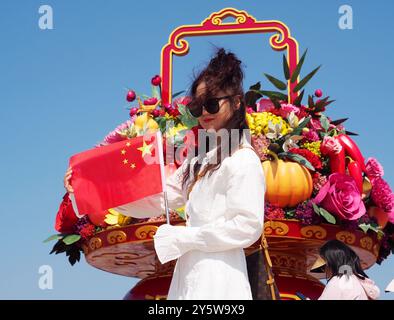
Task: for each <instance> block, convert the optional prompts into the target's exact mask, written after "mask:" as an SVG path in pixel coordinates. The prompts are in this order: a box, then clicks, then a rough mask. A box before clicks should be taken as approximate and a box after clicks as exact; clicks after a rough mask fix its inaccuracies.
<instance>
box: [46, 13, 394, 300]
mask: <svg viewBox="0 0 394 320" xmlns="http://www.w3.org/2000/svg"><path fill="white" fill-rule="evenodd" d="M227 18H230V19H233V21H228V20H227ZM246 33H269V34H272V35H271V36H270V40H269V42H270V46H271V47H272V48H273V49H274V50H277V51H284V52H285V53H286V55H285V54H284V55H283V71H284V77H285V80H284V81H282V80H279V79H278V78H276V77H273V76H271V75H267V74H265V76H266V78H267V79H268V81H269V82H270V83H271V84H273V85H274V86H275V88H276V89H277V90H276V91H267V90H261V85H260V82H258V83H256V84H254V85H252V86H250V88H249V90H248V91H247V92H246V93H245V103H246V119H247V122H248V126H249V127H250V132H251V138H252V141H251V142H252V144H253V146H254V148H255V150H256V152H257V153H258V154H259V157H260V159H261V162H262V167H263V170H264V173H265V178H266V187H267V188H266V193H265V195H261V196H262V197H265V203H266V208H265V213H264V214H265V224H264V230H262V232H264V235H265V237H266V239H267V241H268V245H269V249H268V250H269V254H270V259H271V262H272V266H273V272H274V274H275V281H276V283H277V285H278V288H279V291H280V295H281V298H282V299H299V298H298V297H297V295H296V293H297V291H301V292H302V293H303V294H304V295H305V296H308V297H310V298H311V299H316V298H318V297H319V295H320V294H321V292H322V290H323V288H324V285H323V284H322V282H320V281H319V277H321V276H324V275H321V274H313V273H311V272H310V271H309V270H310V268H311V266H312V265H313V263H314V262H315V261H316V259H317V257H318V250H319V248H320V247H321V246H322V245H323V244H324V243H325V242H326V241H327V240H331V239H338V240H340V241H343V242H344V243H346V244H348V245H349V246H351V247H352V248H353V249H354V250H355V251H356V252H357V253H358V255H359V256H360V258H361V263H362V267H363V268H365V269H367V268H369V267H371V266H372V265H374V264H375V263H381V262H382V261H383V260H384V259H385V258H386V257H387V256H388V255H389V254H390V253H391V252H392V251H393V250H394V195H393V193H392V191H391V188H390V186H389V185H388V184H387V182H386V181H385V180H384V179H383V178H382V176H383V174H384V171H383V167H382V166H381V165H380V164H379V162H378V161H377V160H376V159H375V158H369V159H368V160H367V161H366V160H364V158H363V155H362V153H361V151H360V150H359V148H358V146H357V144H356V143H355V142H354V141H353V140H352V139H351V138H350V136H352V135H355V133H353V132H350V131H348V130H346V129H345V127H344V126H343V123H344V122H345V121H346V120H347V119H338V120H332V119H330V118H329V117H327V116H325V114H324V111H325V110H326V108H327V107H328V106H329V105H331V104H332V102H333V100H329V97H325V98H324V97H322V96H323V92H322V90H320V89H318V90H316V91H315V92H314V94H312V95H309V96H308V98H307V99H304V100H307V102H303V96H304V90H303V87H304V86H305V85H306V83H307V82H308V81H309V80H310V79H311V78H312V77H313V76H314V74H315V73H316V72H317V71H318V69H319V67H318V68H316V69H314V70H313V71H312V72H310V73H309V74H307V75H306V76H304V77H303V78H301V77H300V72H301V67H302V65H303V63H304V59H305V55H306V52H305V53H304V54H303V55H302V56H301V58H299V55H298V43H297V41H296V40H295V39H294V38H293V37H292V36H291V34H290V31H289V28H288V27H287V26H286V25H285V24H283V23H282V22H280V21H259V20H257V19H256V18H254V17H253V16H251V15H249V14H248V13H247V12H245V11H240V10H236V9H233V8H225V9H223V10H221V11H219V12H214V13H212V14H211V15H210V16H209V17H208V18H207V19H205V20H204V21H203V22H202V23H201V24H198V25H187V26H181V27H178V28H176V29H175V30H174V31H173V32H172V33H171V35H170V37H169V41H168V43H167V44H166V45H164V46H163V49H162V52H161V75H160V76H159V75H157V76H155V77H153V78H152V81H151V83H152V95H151V96H150V97H147V96H142V97H141V96H139V95H137V94H136V93H135V92H134V91H133V90H131V89H129V91H128V93H127V98H126V99H127V101H128V102H130V103H132V102H133V101H138V106H131V107H130V108H129V109H130V120H127V121H126V122H125V123H123V124H121V125H120V126H118V128H116V129H115V130H114V131H113V132H111V133H110V134H108V135H107V136H106V137H105V139H104V140H103V141H102V142H101V143H100V144H99V145H97V146H96V147H102V146H106V145H109V144H111V143H115V142H119V141H123V140H126V139H131V138H134V137H136V136H141V135H144V133H145V132H146V131H148V132H150V131H155V130H161V131H162V132H163V137H164V140H165V141H167V142H168V141H169V140H171V141H172V143H173V144H174V145H175V147H176V148H178V149H177V150H179V148H181V149H180V150H181V151H182V152H181V153H180V154H183V155H184V156H185V155H187V150H188V148H187V147H188V146H189V147H190V145H192V146H196V145H197V144H198V141H196V140H195V139H194V138H193V139H189V133H190V132H192V133H193V132H195V131H196V129H198V122H197V119H195V118H193V117H192V116H191V114H190V112H189V111H188V107H187V105H188V101H190V97H187V96H186V97H180V98H177V99H174V98H175V97H176V96H178V95H180V92H178V93H173V92H172V75H173V70H172V59H173V55H178V56H183V55H186V54H187V52H188V51H189V43H188V42H187V40H186V39H185V38H187V37H192V36H209V35H226V34H246ZM265 97H267V98H268V99H267V98H265ZM142 99H145V100H143V101H142ZM173 99H174V100H173ZM170 121H171V122H172V123H173V126H172V127H171V128H170V130H166V129H167V127H166V125H167V123H168V122H170ZM167 150H168V149H167V148H165V149H164V153H166V152H167ZM164 158H166V157H164ZM165 165H166V170H169V172H170V171H172V170H173V169H174V168H172V169H171V163H166V164H165ZM172 165H173V164H172ZM179 165H180V164H179V163H178V164H177V166H179ZM172 172H173V171H172ZM141 187H143V186H141ZM158 214H159V213H158ZM183 215H184V213H182V209H181V208H179V210H178V209H177V210H175V211H173V212H172V213H171V223H172V224H173V225H178V224H179V225H183V224H184V219H183V218H184V217H183ZM137 216H138V215H137ZM164 221H165V219H164V218H157V219H152V218H150V219H135V218H131V217H125V216H122V215H121V214H120V213H119V212H116V211H115V210H114V209H108V210H107V211H105V212H92V213H89V214H87V215H86V216H84V217H82V218H80V217H78V216H77V215H76V214H75V212H74V211H73V208H72V205H71V200H70V199H69V197H68V195H67V194H66V195H65V196H64V197H63V202H62V204H61V205H60V208H59V211H58V214H57V217H56V230H57V231H58V232H59V234H56V235H54V236H51V237H50V238H48V239H47V240H48V241H49V240H57V243H56V244H55V246H54V247H53V249H52V252H51V253H61V252H65V253H66V254H67V256H68V257H69V261H70V262H71V264H74V263H75V262H76V261H79V259H80V255H81V252H83V254H84V255H85V257H86V261H87V262H88V263H89V264H90V265H91V266H93V267H95V268H98V269H100V270H103V271H106V272H111V273H114V274H118V275H124V276H127V277H135V278H138V279H141V280H140V281H139V282H138V283H137V284H136V285H135V286H134V287H133V288H132V289H131V290H130V291H129V292H128V293H127V294H126V296H125V299H165V298H166V294H167V292H168V289H169V285H170V281H171V276H172V273H173V269H174V266H175V261H171V262H169V263H166V264H164V265H161V263H160V262H159V261H158V259H157V257H156V255H155V250H154V247H153V236H154V234H155V232H156V230H157V228H158V227H159V226H160V224H162V223H164ZM260 243H261V241H260V240H259V241H256V243H254V244H253V245H252V246H250V247H248V248H245V249H244V251H245V255H246V256H248V255H250V254H252V253H254V252H256V251H257V250H262V248H261V246H260Z"/></svg>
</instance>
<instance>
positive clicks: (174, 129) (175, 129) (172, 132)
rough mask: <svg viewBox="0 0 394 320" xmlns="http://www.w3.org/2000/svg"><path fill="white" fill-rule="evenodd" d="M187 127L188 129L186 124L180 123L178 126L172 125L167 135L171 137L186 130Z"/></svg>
mask: <svg viewBox="0 0 394 320" xmlns="http://www.w3.org/2000/svg"><path fill="white" fill-rule="evenodd" d="M186 129H187V127H186V126H184V125H183V124H180V123H179V124H178V125H177V126H176V127H172V128H170V129H169V130H168V133H167V136H169V137H173V136H176V135H177V134H178V132H179V131H182V130H186Z"/></svg>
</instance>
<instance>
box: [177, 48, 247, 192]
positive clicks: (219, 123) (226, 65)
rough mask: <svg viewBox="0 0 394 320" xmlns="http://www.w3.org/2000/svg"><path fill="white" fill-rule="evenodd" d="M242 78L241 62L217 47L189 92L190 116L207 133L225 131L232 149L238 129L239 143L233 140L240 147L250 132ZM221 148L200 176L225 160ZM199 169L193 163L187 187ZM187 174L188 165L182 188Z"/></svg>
mask: <svg viewBox="0 0 394 320" xmlns="http://www.w3.org/2000/svg"><path fill="white" fill-rule="evenodd" d="M243 78H244V73H243V70H242V66H241V61H240V60H239V59H238V58H237V57H236V55H235V54H234V53H232V52H226V51H225V50H224V49H223V48H220V49H218V50H217V52H216V54H215V56H214V57H213V58H212V59H211V60H210V62H209V63H208V65H207V66H206V67H205V68H204V69H203V70H202V71H201V72H200V73H199V74H198V75H197V76H196V78H195V79H194V81H193V83H192V85H191V87H190V90H189V96H190V97H191V102H190V103H189V104H188V107H189V110H190V112H191V114H192V115H193V116H194V117H196V118H197V119H198V122H199V124H200V126H201V128H202V129H204V130H206V131H208V132H218V131H219V130H227V131H228V133H229V135H228V136H229V141H226V143H228V145H231V146H233V145H234V141H232V140H231V137H232V133H231V132H234V130H239V132H238V133H239V134H238V141H236V143H237V144H238V146H239V144H240V142H241V139H242V135H243V130H244V129H249V127H248V125H247V122H246V110H245V102H244V91H243ZM199 143H205V144H206V149H207V150H208V149H210V146H209V145H208V139H207V141H200V142H199ZM222 143H223V142H221V145H222ZM221 145H220V146H218V148H217V155H216V159H217V163H210V164H208V165H207V166H206V167H205V168H204V172H203V173H202V175H205V174H211V173H212V172H213V171H215V170H217V169H218V168H219V167H220V165H221V162H222V160H223V159H222V158H224V157H225V155H224V152H223V150H222V148H221ZM198 150H199V149H198V146H197V147H196V150H195V154H198ZM200 167H201V163H200V162H199V161H196V163H195V164H194V166H193V172H194V178H193V179H191V180H190V181H189V183H190V184H192V183H193V182H195V180H196V178H197V175H198V173H199V170H200ZM189 175H190V165H189V167H188V168H187V170H186V171H185V172H184V177H183V185H184V186H185V185H186V183H187V181H188V179H189Z"/></svg>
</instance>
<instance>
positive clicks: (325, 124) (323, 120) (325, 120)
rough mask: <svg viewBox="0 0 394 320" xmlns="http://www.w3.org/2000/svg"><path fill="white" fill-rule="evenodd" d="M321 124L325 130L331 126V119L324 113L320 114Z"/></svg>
mask: <svg viewBox="0 0 394 320" xmlns="http://www.w3.org/2000/svg"><path fill="white" fill-rule="evenodd" d="M320 124H321V126H322V127H323V129H324V131H326V132H327V131H328V128H329V127H330V121H329V120H328V118H327V117H326V116H325V115H324V114H322V115H321V116H320Z"/></svg>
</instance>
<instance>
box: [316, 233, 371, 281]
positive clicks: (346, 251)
mask: <svg viewBox="0 0 394 320" xmlns="http://www.w3.org/2000/svg"><path fill="white" fill-rule="evenodd" d="M319 253H320V256H321V257H322V258H323V259H324V260H325V261H326V264H327V267H328V268H329V270H330V271H331V273H332V276H331V278H332V277H335V276H339V277H341V276H343V274H344V273H342V272H341V271H342V270H341V267H343V266H348V267H350V268H351V269H352V272H353V274H354V275H355V276H357V277H358V278H360V279H363V280H364V279H365V278H368V276H367V274H366V273H365V272H364V271H363V269H362V268H361V263H360V258H359V256H358V255H357V253H356V252H354V251H353V249H352V248H350V247H349V246H347V245H346V244H344V243H343V242H342V241H339V240H329V241H327V242H326V243H325V244H324V245H323V246H322V247H321V248H320V252H319ZM349 271H350V270H349ZM331 278H330V279H331Z"/></svg>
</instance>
